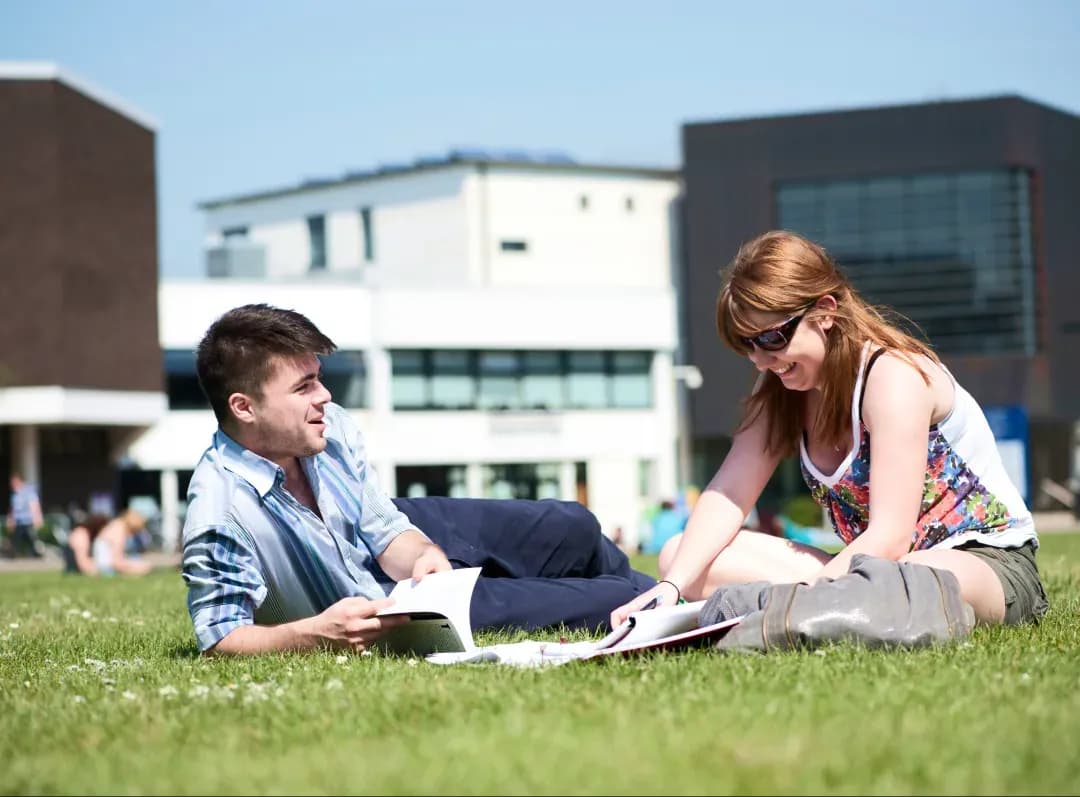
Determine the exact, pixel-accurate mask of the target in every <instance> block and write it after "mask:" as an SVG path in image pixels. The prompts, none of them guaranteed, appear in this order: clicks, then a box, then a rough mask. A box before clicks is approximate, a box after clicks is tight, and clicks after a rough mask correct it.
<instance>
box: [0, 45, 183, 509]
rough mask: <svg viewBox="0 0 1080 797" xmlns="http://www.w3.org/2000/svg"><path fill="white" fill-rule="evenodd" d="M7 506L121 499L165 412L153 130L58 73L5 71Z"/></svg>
mask: <svg viewBox="0 0 1080 797" xmlns="http://www.w3.org/2000/svg"><path fill="white" fill-rule="evenodd" d="M0 120H3V121H2V123H0V270H2V274H3V278H2V284H3V291H2V293H3V302H2V308H0V473H2V474H3V475H4V487H5V489H3V490H2V491H0V494H2V496H3V497H2V499H0V505H2V506H3V507H4V508H5V509H6V507H7V501H8V494H7V490H6V484H7V475H8V474H9V473H10V472H12V471H20V472H21V473H22V474H23V475H24V477H26V478H27V479H28V480H30V481H33V482H36V483H38V484H39V487H40V492H41V497H42V502H43V504H44V505H45V508H46V510H48V509H50V508H54V507H55V508H64V509H66V508H68V505H69V504H71V503H75V504H76V505H79V506H81V507H82V508H86V507H87V505H88V503H89V501H90V497H91V496H93V495H106V496H108V495H115V490H116V485H117V465H118V463H117V461H116V458H117V456H119V454H118V452H119V451H121V450H122V449H123V448H124V444H125V442H126V441H127V440H128V439H129V437H130V435H131V434H132V433H133V432H135V431H136V430H138V429H140V428H144V427H145V426H146V425H148V424H150V423H152V422H153V421H154V420H155V419H157V418H158V417H160V416H161V415H162V414H163V413H164V411H165V398H164V394H163V378H162V373H163V372H162V362H161V347H160V345H159V343H158V324H157V284H158V267H157V211H156V178H155V159H154V147H155V133H154V128H153V123H152V122H149V121H148V120H147V119H146V117H144V116H143V115H142V114H140V113H138V112H135V111H132V110H130V109H128V108H127V107H126V106H124V105H123V104H121V103H119V102H118V101H116V100H114V99H112V98H109V97H107V96H105V95H104V94H102V93H101V92H99V91H97V90H96V89H93V88H90V87H88V86H86V85H85V84H84V83H83V82H82V81H79V80H76V79H74V78H72V77H70V76H68V75H66V74H64V73H62V72H61V71H59V70H58V69H56V68H55V67H52V66H50V65H43V64H26V65H6V66H5V67H4V68H3V69H2V70H0Z"/></svg>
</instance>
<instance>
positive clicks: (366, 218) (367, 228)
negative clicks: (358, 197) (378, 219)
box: [360, 207, 375, 263]
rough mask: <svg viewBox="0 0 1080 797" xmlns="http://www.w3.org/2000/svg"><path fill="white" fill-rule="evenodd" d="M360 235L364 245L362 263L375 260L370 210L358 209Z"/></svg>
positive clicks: (373, 228)
mask: <svg viewBox="0 0 1080 797" xmlns="http://www.w3.org/2000/svg"><path fill="white" fill-rule="evenodd" d="M360 228H361V229H360V234H361V235H362V236H363V243H364V262H365V263H370V262H372V261H373V260H374V259H375V227H374V226H373V225H372V220H371V208H368V207H364V208H360Z"/></svg>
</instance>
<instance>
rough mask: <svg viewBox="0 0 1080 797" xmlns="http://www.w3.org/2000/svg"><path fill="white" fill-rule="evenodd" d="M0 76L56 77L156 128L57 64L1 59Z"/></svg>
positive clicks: (127, 105) (148, 118)
mask: <svg viewBox="0 0 1080 797" xmlns="http://www.w3.org/2000/svg"><path fill="white" fill-rule="evenodd" d="M0 80H55V81H57V82H59V83H63V84H64V85H65V86H67V87H68V88H70V89H74V90H75V91H77V92H79V93H80V94H83V95H85V96H87V97H89V98H90V99H92V100H93V101H94V102H96V103H98V104H99V105H104V106H105V107H107V108H109V109H110V110H113V111H116V113H118V114H120V115H121V116H126V117H127V118H128V119H130V120H131V121H133V122H135V123H136V124H138V125H140V126H142V127H145V128H146V129H148V130H153V131H156V130H157V128H158V123H157V120H156V119H154V117H152V116H150V114H147V113H144V112H143V111H140V110H139V109H137V108H135V107H134V106H133V105H131V104H130V103H128V102H127V101H125V100H121V99H120V98H119V97H117V96H116V95H115V94H112V93H111V92H108V91H106V90H104V89H101V88H98V87H97V86H95V85H94V84H92V83H90V82H89V81H87V80H84V79H83V78H81V77H76V76H75V75H73V74H71V73H70V72H68V71H66V70H63V69H61V68H60V67H59V66H57V65H56V64H53V63H49V62H46V61H0Z"/></svg>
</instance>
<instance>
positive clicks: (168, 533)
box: [159, 470, 180, 553]
mask: <svg viewBox="0 0 1080 797" xmlns="http://www.w3.org/2000/svg"><path fill="white" fill-rule="evenodd" d="M159 485H160V488H161V549H162V550H163V551H164V552H165V553H175V552H176V551H178V550H180V500H179V498H178V497H177V492H178V491H179V488H180V480H179V479H178V478H177V475H176V471H175V470H163V471H162V472H161V478H160V482H159Z"/></svg>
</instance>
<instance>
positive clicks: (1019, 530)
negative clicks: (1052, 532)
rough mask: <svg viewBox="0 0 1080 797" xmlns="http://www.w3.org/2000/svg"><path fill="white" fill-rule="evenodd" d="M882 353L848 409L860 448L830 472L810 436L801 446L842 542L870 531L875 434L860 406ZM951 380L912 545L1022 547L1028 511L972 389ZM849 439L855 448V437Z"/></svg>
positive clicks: (932, 433) (930, 438) (805, 469)
mask: <svg viewBox="0 0 1080 797" xmlns="http://www.w3.org/2000/svg"><path fill="white" fill-rule="evenodd" d="M882 351H883V350H880V349H879V350H878V351H876V352H875V353H874V356H873V357H871V358H870V360H869V362H867V364H866V366H865V368H862V367H860V370H861V371H862V375H861V377H860V378H859V379H858V381H857V383H856V385H855V391H854V395H853V396H852V413H851V415H852V425H853V428H856V429H858V430H859V437H858V440H857V447H855V448H853V451H852V452H850V453H849V454H848V456H847V457H846V458H845V460H844V462H842V463H841V464H840V466H839V468H838V470H837V472H836V473H834V474H832V475H831V476H827V475H825V474H822V473H821V472H820V471H818V470H817V468H816V467H815V466H814V465H813V462H812V461H811V460H810V457H809V454H808V453H807V450H806V442H805V439H804V440H803V441H802V442H801V444H800V457H799V459H800V464H801V466H802V474H803V479H804V480H805V481H806V484H807V486H808V487H809V488H810V493H811V495H813V497H814V500H815V501H817V503H818V504H820V505H821V506H822V507H823V508H824V509H825V510H826V512H827V513H828V515H829V519H830V520H831V522H832V525H833V527H834V528H835V530H836V533H837V535H839V537H840V539H842V540H843V541H844V544H848V543H850V542H851V541H852V540H854V539H855V538H856V537H857V536H859V535H860V534H861V533H862V532H863V531H865V530H866V526H867V523H868V521H869V517H870V432H869V431H868V430H867V428H866V426H865V425H864V424H863V422H862V418H861V407H860V406H859V405H860V404H861V399H862V392H863V389H862V385H863V384H864V382H865V379H866V375H867V374H868V373H869V372H870V367H871V366H872V365H873V363H874V360H875V359H876V358H877V356H878V355H879V354H880V353H881V352H882ZM864 360H865V352H864ZM953 384H954V389H955V394H956V398H955V401H954V407H953V410H952V411H951V412H950V413H949V416H948V417H947V418H945V419H944V420H942V421H941V422H939V423H936V424H933V425H932V426H931V427H930V429H929V431H928V433H927V445H926V477H925V481H924V483H923V498H922V505H921V507H920V509H919V517H918V520H917V521H916V524H915V528H914V529H913V530H912V533H911V550H922V549H926V548H933V547H934V546H938V545H942V546H943V547H952V546H955V545H957V544H960V543H962V542H967V541H968V540H971V539H977V540H979V541H980V542H985V543H987V544H990V545H995V546H1000V547H1014V546H1017V545H1021V544H1023V542H1025V541H1026V540H1027V539H1032V538H1034V537H1035V533H1034V525H1033V524H1032V521H1031V515H1030V513H1029V512H1028V511H1027V507H1026V506H1025V505H1024V503H1023V499H1022V498H1021V497H1020V494H1019V492H1018V491H1017V490H1016V489H1015V486H1014V485H1013V484H1012V482H1011V481H1009V478H1008V475H1007V474H1006V472H1005V470H1004V466H1003V465H1002V463H1001V458H1000V455H999V454H998V452H997V447H996V443H995V442H994V439H993V433H992V432H991V430H990V427H989V424H988V423H987V422H986V417H985V415H984V414H983V413H982V410H981V409H980V408H979V406H978V404H976V403H975V400H974V399H973V398H972V397H971V396H970V394H968V393H967V391H965V390H964V389H963V388H962V387H960V385H958V384H956V382H955V380H954V382H953ZM976 416H977V417H976ZM958 440H962V441H963V445H962V446H960V448H964V449H967V450H968V452H970V454H971V458H972V459H973V460H975V461H976V463H975V465H974V467H973V464H972V463H971V462H968V461H967V459H966V458H965V456H963V455H962V454H963V453H964V452H962V451H959V450H958V447H957V446H956V445H954V442H955V441H958ZM852 444H853V446H855V445H856V441H855V439H854V435H853V440H852ZM1036 544H1038V543H1037V541H1036Z"/></svg>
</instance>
